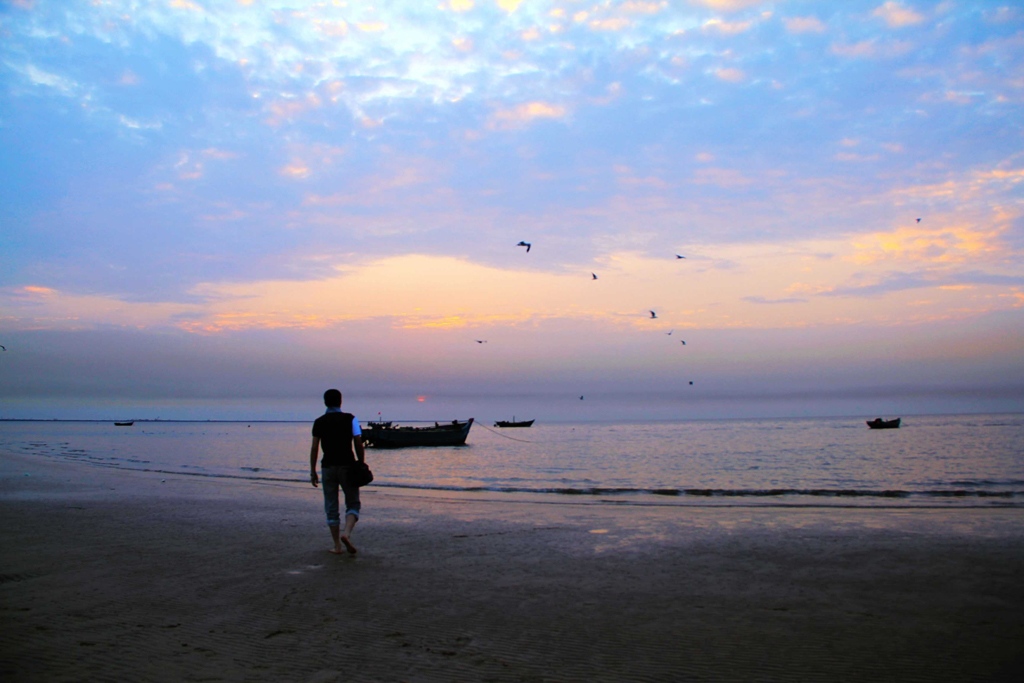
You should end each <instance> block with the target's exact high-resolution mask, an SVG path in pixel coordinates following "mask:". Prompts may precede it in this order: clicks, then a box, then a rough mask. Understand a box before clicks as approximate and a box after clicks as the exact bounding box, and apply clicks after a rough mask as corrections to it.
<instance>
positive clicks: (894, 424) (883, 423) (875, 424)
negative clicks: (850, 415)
mask: <svg viewBox="0 0 1024 683" xmlns="http://www.w3.org/2000/svg"><path fill="white" fill-rule="evenodd" d="M867 422H868V427H871V429H899V427H900V418H898V417H897V418H896V419H895V420H883V419H882V418H880V417H876V418H875V419H874V420H868V421H867Z"/></svg>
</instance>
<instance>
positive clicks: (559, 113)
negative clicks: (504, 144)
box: [488, 102, 569, 130]
mask: <svg viewBox="0 0 1024 683" xmlns="http://www.w3.org/2000/svg"><path fill="white" fill-rule="evenodd" d="M568 113H569V112H568V109H567V108H566V107H564V106H562V105H559V104H551V103H549V102H527V103H525V104H520V105H518V106H516V107H513V108H511V109H499V110H498V111H496V112H494V113H493V114H491V118H490V121H489V123H488V128H491V129H494V130H511V129H514V128H521V127H523V126H526V125H529V124H531V123H533V122H534V121H537V120H539V119H563V118H565V117H566V116H567V115H568Z"/></svg>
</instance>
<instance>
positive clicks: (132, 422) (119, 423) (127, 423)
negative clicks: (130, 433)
mask: <svg viewBox="0 0 1024 683" xmlns="http://www.w3.org/2000/svg"><path fill="white" fill-rule="evenodd" d="M133 424H135V420H129V421H128V422H115V423H114V426H115V427H131V426H132V425H133Z"/></svg>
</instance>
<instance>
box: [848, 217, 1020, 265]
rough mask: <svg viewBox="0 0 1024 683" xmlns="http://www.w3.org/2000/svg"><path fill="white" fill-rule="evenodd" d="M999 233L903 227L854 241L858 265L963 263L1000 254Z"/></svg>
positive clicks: (967, 227) (965, 227) (961, 227)
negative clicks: (885, 262)
mask: <svg viewBox="0 0 1024 683" xmlns="http://www.w3.org/2000/svg"><path fill="white" fill-rule="evenodd" d="M1000 234H1001V231H1000V230H981V229H978V228H976V227H974V226H972V225H966V224H963V225H953V226H947V227H939V228H921V227H917V226H915V227H913V228H900V229H897V230H894V231H892V232H876V233H870V234H867V235H862V236H860V237H858V238H856V239H855V240H853V247H854V250H855V251H854V253H853V254H852V255H851V259H852V260H853V261H854V262H855V263H860V264H865V263H875V262H879V261H901V262H921V263H944V264H949V263H963V262H965V261H968V260H974V259H976V258H977V257H978V256H979V255H983V254H994V253H999V251H1000V248H1001V247H1000V244H999V237H1000Z"/></svg>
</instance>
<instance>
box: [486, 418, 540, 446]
mask: <svg viewBox="0 0 1024 683" xmlns="http://www.w3.org/2000/svg"><path fill="white" fill-rule="evenodd" d="M478 424H479V425H480V426H481V427H483V428H484V429H486V430H487V431H489V432H494V433H495V434H497V435H498V436H503V437H505V438H506V439H512V440H513V441H518V442H520V443H533V442H532V441H527V440H526V439H517V438H515V437H514V436H509V435H508V434H502V433H501V432H498V431H495V430H493V429H491V428H490V427H488V426H487V425H485V424H483V423H478Z"/></svg>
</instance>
